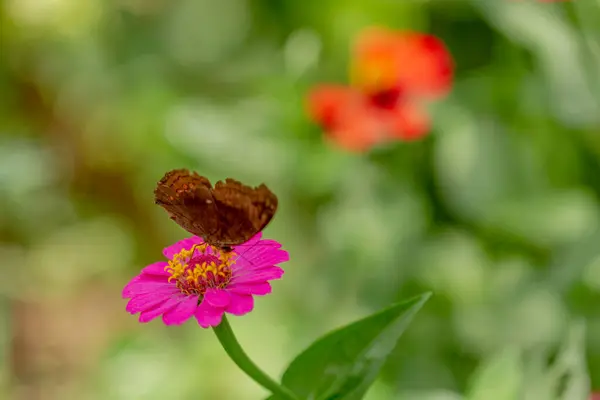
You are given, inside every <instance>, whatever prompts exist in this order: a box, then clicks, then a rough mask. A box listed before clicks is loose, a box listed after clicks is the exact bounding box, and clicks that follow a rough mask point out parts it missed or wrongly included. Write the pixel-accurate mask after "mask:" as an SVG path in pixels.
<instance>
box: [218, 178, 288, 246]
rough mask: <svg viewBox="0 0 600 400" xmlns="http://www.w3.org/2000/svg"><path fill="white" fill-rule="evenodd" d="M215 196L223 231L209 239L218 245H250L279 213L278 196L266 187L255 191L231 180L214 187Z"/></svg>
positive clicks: (262, 185)
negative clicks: (245, 243) (246, 243)
mask: <svg viewBox="0 0 600 400" xmlns="http://www.w3.org/2000/svg"><path fill="white" fill-rule="evenodd" d="M212 196H213V199H214V201H215V206H216V210H217V214H218V217H219V221H220V223H219V227H220V229H219V232H218V233H217V234H215V235H214V236H213V237H211V238H210V240H214V242H215V243H216V244H217V245H219V246H234V245H239V244H242V243H244V242H247V241H248V240H250V238H252V237H253V236H254V235H256V234H257V233H258V232H260V231H262V230H263V229H264V228H265V227H266V226H267V224H268V223H269V222H270V221H271V219H272V218H273V216H274V215H275V212H276V211H277V203H278V202H277V196H275V194H273V192H271V191H270V190H269V188H267V187H266V186H265V185H264V184H261V185H260V186H258V187H255V188H252V187H250V186H246V185H244V184H242V183H241V182H238V181H236V180H234V179H229V178H228V179H226V180H225V182H223V181H219V182H217V183H216V184H215V187H214V189H213V190H212Z"/></svg>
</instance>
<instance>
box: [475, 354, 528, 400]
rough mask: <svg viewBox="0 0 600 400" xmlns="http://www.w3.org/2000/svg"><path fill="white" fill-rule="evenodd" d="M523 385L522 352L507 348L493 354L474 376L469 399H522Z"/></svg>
mask: <svg viewBox="0 0 600 400" xmlns="http://www.w3.org/2000/svg"><path fill="white" fill-rule="evenodd" d="M522 387H523V365H522V362H521V354H520V352H519V351H517V350H516V349H505V350H503V351H501V352H499V353H498V354H496V355H494V356H492V358H491V359H489V360H488V361H487V362H485V363H484V364H483V365H482V366H481V367H480V368H479V370H477V371H476V372H475V374H474V376H473V381H472V384H471V388H470V390H469V392H468V395H467V396H466V398H467V400H520V399H521V398H522V395H521V392H522Z"/></svg>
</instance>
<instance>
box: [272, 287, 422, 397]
mask: <svg viewBox="0 0 600 400" xmlns="http://www.w3.org/2000/svg"><path fill="white" fill-rule="evenodd" d="M430 296H431V293H425V294H423V295H421V296H418V297H415V298H413V299H410V300H408V301H405V302H402V303H398V304H395V305H393V306H391V307H388V308H386V309H384V310H382V311H379V312H377V313H375V314H373V315H371V316H369V317H366V318H364V319H362V320H360V321H357V322H354V323H352V324H350V325H348V326H346V327H344V328H340V329H338V330H336V331H333V332H331V333H329V334H327V335H326V336H324V337H322V338H321V339H319V340H317V341H316V342H315V343H313V344H312V345H311V346H310V347H309V348H308V349H307V350H305V351H304V352H302V353H301V354H300V355H299V356H298V357H296V359H295V360H294V361H292V363H291V364H290V366H289V367H288V369H287V370H286V371H285V373H284V375H283V379H282V382H283V384H284V385H285V386H287V387H288V388H290V389H291V390H292V391H294V393H296V394H298V395H299V396H301V397H302V398H311V399H330V400H332V399H346V400H349V399H361V398H362V396H364V394H365V393H366V391H367V390H368V389H369V387H370V386H371V385H372V384H373V382H374V381H375V379H376V378H377V375H378V374H379V371H380V369H381V367H382V366H383V363H384V362H385V361H386V359H387V357H388V355H389V354H390V352H391V351H392V350H393V349H394V348H395V347H396V343H397V341H398V339H399V337H400V336H401V335H402V333H403V332H404V330H405V329H406V327H407V326H408V324H409V323H410V322H411V320H412V318H413V317H414V315H415V314H416V313H417V311H419V309H420V308H421V307H422V306H423V304H424V303H425V302H426V301H427V299H429V297H430ZM270 399H271V400H275V399H276V397H274V396H272V397H270Z"/></svg>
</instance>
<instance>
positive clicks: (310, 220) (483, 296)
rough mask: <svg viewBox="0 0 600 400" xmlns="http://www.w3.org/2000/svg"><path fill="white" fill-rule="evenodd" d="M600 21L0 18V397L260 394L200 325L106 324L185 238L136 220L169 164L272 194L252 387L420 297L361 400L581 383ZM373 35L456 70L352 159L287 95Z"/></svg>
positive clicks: (596, 206) (593, 302)
mask: <svg viewBox="0 0 600 400" xmlns="http://www.w3.org/2000/svg"><path fill="white" fill-rule="evenodd" d="M599 21H600V4H599V2H598V0H574V1H570V2H554V3H548V2H537V1H525V0H523V1H510V0H472V1H467V0H452V1H450V0H430V1H421V0H418V1H417V0H414V1H409V0H374V1H373V2H371V1H358V0H325V1H322V0H319V1H310V0H309V1H303V2H291V1H288V2H284V1H275V0H261V1H254V2H250V1H244V0H240V1H233V0H228V1H216V2H214V1H213V2H211V1H207V0H203V1H200V2H198V1H194V0H185V1H175V2H169V1H164V0H121V1H102V0H90V1H79V0H56V1H49V0H48V1H31V0H6V1H4V2H1V3H0V27H1V29H0V43H1V46H0V47H1V50H0V53H1V55H0V235H1V236H0V265H1V268H2V273H3V277H4V279H2V280H0V303H1V305H0V321H6V322H5V323H2V324H0V325H1V326H0V329H1V330H2V333H1V334H0V339H2V340H0V346H1V349H0V354H2V355H6V357H2V358H1V359H2V360H3V361H2V362H0V398H12V397H13V392H12V390H13V389H18V388H20V387H21V386H24V387H25V389H27V390H33V391H34V392H35V391H36V390H40V391H41V393H44V394H45V395H46V396H47V397H48V398H57V399H65V398H76V399H92V400H93V399H98V400H104V399H111V400H121V399H123V400H125V399H127V400H130V399H144V400H145V399H157V400H158V399H165V398H176V399H182V400H187V399H198V398H200V399H224V400H229V399H233V400H238V399H239V400H246V399H248V400H253V399H257V398H264V397H266V396H267V395H268V394H267V393H265V391H264V390H262V389H261V388H259V387H257V385H256V384H255V383H254V382H252V381H251V380H249V379H247V378H246V377H245V376H244V375H243V374H242V373H241V372H240V371H238V370H237V369H236V367H235V365H233V363H231V362H230V361H229V360H228V359H227V358H226V356H225V355H224V354H223V351H222V349H221V348H220V347H219V345H218V343H217V342H216V339H215V338H213V337H212V335H211V333H209V332H204V331H201V330H200V329H199V328H198V327H197V326H195V325H194V324H193V323H190V324H188V325H186V326H182V327H179V328H170V329H166V328H164V327H162V326H161V324H160V322H156V323H154V322H153V323H150V324H148V325H143V326H138V324H137V322H136V321H135V319H134V318H131V317H130V316H129V315H128V314H127V313H126V312H125V311H124V307H125V303H124V302H123V301H121V300H120V298H119V293H120V291H121V289H122V287H123V285H124V283H125V282H126V281H127V280H128V279H129V278H130V277H131V276H132V275H133V274H135V273H136V272H138V271H139V270H140V268H141V267H143V266H144V265H146V264H148V263H150V262H153V261H156V260H158V259H160V257H161V254H160V251H161V249H162V248H163V247H164V246H166V245H168V244H170V243H172V242H173V241H175V240H178V239H181V238H182V237H184V236H185V233H184V232H182V231H181V229H179V228H178V227H176V226H175V225H174V224H173V223H172V222H171V221H170V220H169V219H168V218H166V217H165V215H164V213H163V212H162V210H160V209H159V208H158V207H156V206H155V205H154V204H152V191H153V189H154V185H155V183H156V181H157V180H158V179H159V178H160V177H161V176H162V174H163V173H164V172H165V171H166V170H168V169H171V168H176V167H188V168H193V169H196V170H198V171H200V172H202V173H203V174H205V175H207V176H209V177H210V178H211V179H213V180H214V179H222V178H224V177H227V176H231V177H235V178H237V179H240V180H243V181H247V182H249V183H260V182H265V183H266V184H267V185H268V186H269V187H270V188H271V189H273V190H274V192H275V193H276V194H277V195H278V197H279V200H280V203H279V204H280V206H279V210H278V213H277V215H276V216H275V218H274V220H273V222H272V224H271V225H270V226H269V227H268V229H267V230H266V232H265V235H266V236H267V237H273V238H276V239H277V240H279V241H281V242H282V243H283V245H284V248H286V249H287V250H289V251H290V255H291V261H290V263H288V264H287V265H286V274H285V277H284V279H283V280H281V281H279V282H276V283H274V284H273V294H271V295H269V296H266V297H264V298H260V299H257V301H256V309H255V311H253V312H252V313H251V314H249V315H247V316H245V317H243V318H236V319H235V321H233V320H232V324H233V325H234V328H235V332H236V334H237V335H238V336H239V339H240V342H241V343H243V344H244V346H245V347H244V348H245V350H247V351H248V353H249V354H250V355H251V356H252V358H253V360H255V361H256V362H257V364H258V365H260V366H261V367H263V368H264V369H265V370H266V371H268V372H269V374H270V375H272V376H275V375H279V373H280V372H281V371H282V370H285V368H286V366H287V365H288V362H289V360H291V359H292V358H293V356H294V355H295V354H297V353H299V352H300V351H301V349H303V348H307V347H310V344H311V339H312V338H314V337H318V336H319V335H322V334H323V332H327V331H329V330H331V329H333V328H334V327H336V326H340V325H341V324H343V323H344V321H352V320H355V319H357V318H359V317H358V316H360V315H367V314H370V313H372V312H374V311H376V310H379V309H381V308H383V307H385V306H386V305H388V304H392V303H395V302H396V301H398V300H399V299H404V298H408V297H410V296H414V295H415V294H416V293H422V292H426V291H433V292H434V293H435V296H434V297H432V298H431V299H430V300H429V301H428V303H427V307H424V308H423V309H421V311H420V312H419V317H418V318H416V319H415V320H414V321H413V323H412V324H411V325H410V329H408V330H406V331H405V332H404V334H403V336H402V340H400V341H399V343H398V345H397V347H396V348H395V349H394V350H393V351H392V352H391V354H389V356H388V355H386V357H387V361H386V363H385V365H383V367H382V368H381V373H380V375H379V378H378V380H377V382H376V386H375V387H374V389H373V390H372V391H369V392H368V393H367V394H366V397H365V398H366V399H368V400H390V399H394V400H404V399H405V400H430V399H431V400H456V399H463V398H464V397H463V395H465V394H466V395H467V396H475V395H479V396H481V395H482V393H483V395H485V394H486V393H489V392H488V391H489V390H490V389H489V388H490V387H493V385H495V384H500V382H502V385H501V389H502V390H506V392H507V393H504V394H505V395H506V396H512V395H514V393H515V392H514V390H517V393H524V395H525V396H526V400H539V399H551V400H556V399H560V400H579V397H578V396H583V395H584V394H585V392H586V390H587V388H589V387H592V388H594V389H596V390H598V388H600V315H599V313H598V304H600V246H598V243H600V135H599V132H600V121H599V116H600V86H599V85H600V83H599V82H600V75H599V74H598V71H600V55H599V53H598V49H599V48H600V31H599V29H600V28H599V27H600V22H599ZM371 24H384V25H387V26H389V27H392V28H398V29H406V28H410V29H415V30H420V31H427V32H431V33H433V34H435V35H437V36H438V37H440V38H441V39H442V40H443V41H444V42H445V43H447V44H448V47H449V49H450V51H451V53H452V54H453V56H454V59H455V65H456V79H455V83H454V87H453V90H452V92H451V94H450V96H449V97H448V98H447V99H445V100H443V101H440V102H439V103H436V104H435V106H432V107H431V110H430V112H431V115H432V123H433V129H432V132H431V134H430V136H428V137H427V138H425V139H424V140H423V141H420V142H417V143H397V144H393V145H390V146H387V147H385V148H381V149H377V150H374V151H373V152H371V153H369V154H360V155H355V154H346V153H343V152H341V151H339V150H338V149H336V148H335V147H334V146H331V145H330V144H329V143H327V142H326V141H324V140H323V135H322V132H321V131H320V130H319V129H318V128H317V127H315V126H314V125H313V124H312V123H311V122H310V121H308V120H307V118H306V115H305V113H304V109H303V107H304V95H305V93H306V91H307V90H308V89H309V88H310V87H311V86H313V85H315V84H317V83H319V82H325V81H327V82H344V81H346V79H347V73H348V71H347V68H348V65H347V61H348V48H349V46H350V44H351V41H352V38H353V35H354V34H355V33H356V32H357V31H358V30H359V29H361V28H363V27H365V26H367V25H371ZM45 307H47V308H45ZM36 313H37V314H36ZM579 319H582V320H585V322H586V324H585V326H586V335H585V338H584V337H583V335H579V334H576V335H574V336H573V338H576V339H573V341H572V342H570V341H567V343H577V344H576V345H575V344H572V346H573V347H569V346H571V345H569V346H567V348H569V349H571V350H569V351H567V350H565V352H564V353H561V354H569V356H566V355H565V356H564V357H562V356H559V357H557V358H556V360H555V361H554V362H552V363H550V367H549V366H548V364H549V362H548V358H549V357H548V353H549V352H550V350H549V349H554V348H556V347H557V346H558V344H559V343H561V342H562V341H563V333H564V332H565V331H566V330H568V329H570V326H571V321H573V320H579ZM31 321H35V325H33V326H35V328H34V329H32V328H31V326H32V325H30V324H31V323H32V322H31ZM9 322H10V323H9ZM32 331H33V332H44V335H36V336H35V337H34V339H35V340H33V339H31V341H30V342H29V346H30V347H27V345H26V344H27V342H20V341H17V340H15V339H26V338H28V337H29V336H28V335H25V334H23V333H22V332H32ZM575 332H578V331H577V329H575ZM124 337H126V338H129V337H133V338H136V340H134V341H124V340H123V338H124ZM584 339H585V340H584ZM364 345H365V346H366V345H368V343H364ZM22 346H24V347H22ZM17 348H19V349H25V350H22V351H20V352H19V353H18V355H20V356H22V358H15V357H16V356H15V354H17V353H15V349H17ZM573 349H576V350H573ZM26 350H29V351H26ZM31 354H35V355H39V357H34V356H31ZM13 356H14V357H13ZM584 359H585V363H584ZM23 366H30V367H31V368H30V369H28V368H24V367H23ZM83 366H87V367H86V368H84V367H83ZM513 367H514V369H513ZM480 368H483V370H481V369H480ZM487 368H489V369H487ZM517 368H521V370H522V371H524V376H525V378H523V379H522V380H520V379H519V376H518V375H517V374H516V372H515V371H517ZM476 371H477V372H476ZM493 371H500V372H498V374H499V375H498V382H494V379H489V378H487V377H489V376H490V374H491V375H493ZM80 374H81V375H80ZM83 375H84V376H83ZM588 375H589V376H588ZM307 376H311V375H307ZM369 376H371V375H369ZM288 379H291V378H288ZM294 379H301V377H297V376H296V377H295V378H294ZM588 380H589V382H588ZM290 382H291V381H290ZM319 382H321V381H319ZM336 382H337V381H336V380H334V379H332V380H324V381H322V382H321V383H322V384H324V385H325V386H328V385H334V384H336V385H337V384H338V383H339V384H340V385H342V383H341V381H340V382H338V383H336ZM556 382H562V383H561V387H558V388H557V387H553V386H552V385H554V384H555V383H556ZM297 385H300V383H298V384H297ZM489 385H492V386H489ZM359 386H360V385H359ZM336 387H337V386H336ZM360 387H362V386H360ZM517 387H520V389H519V390H521V392H519V391H518V389H515V388H517ZM310 388H311V389H312V388H313V387H312V386H310ZM327 389H329V386H328V388H327ZM332 390H333V388H332ZM26 393H29V392H26ZM500 394H503V393H501V392H498V395H500ZM51 396H54V397H51ZM567 396H569V397H567ZM555 398H556V399H555ZM490 399H492V400H494V399H493V398H490Z"/></svg>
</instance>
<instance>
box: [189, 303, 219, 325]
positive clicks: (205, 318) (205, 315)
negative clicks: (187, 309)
mask: <svg viewBox="0 0 600 400" xmlns="http://www.w3.org/2000/svg"><path fill="white" fill-rule="evenodd" d="M224 312H225V310H223V309H222V308H214V307H212V306H210V305H209V304H208V303H207V302H206V301H202V303H201V304H200V305H199V306H198V308H196V312H195V313H194V316H195V317H196V320H197V321H198V324H199V325H200V326H201V327H203V328H208V327H210V326H217V325H219V324H220V323H221V319H222V318H223V313H224Z"/></svg>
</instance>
